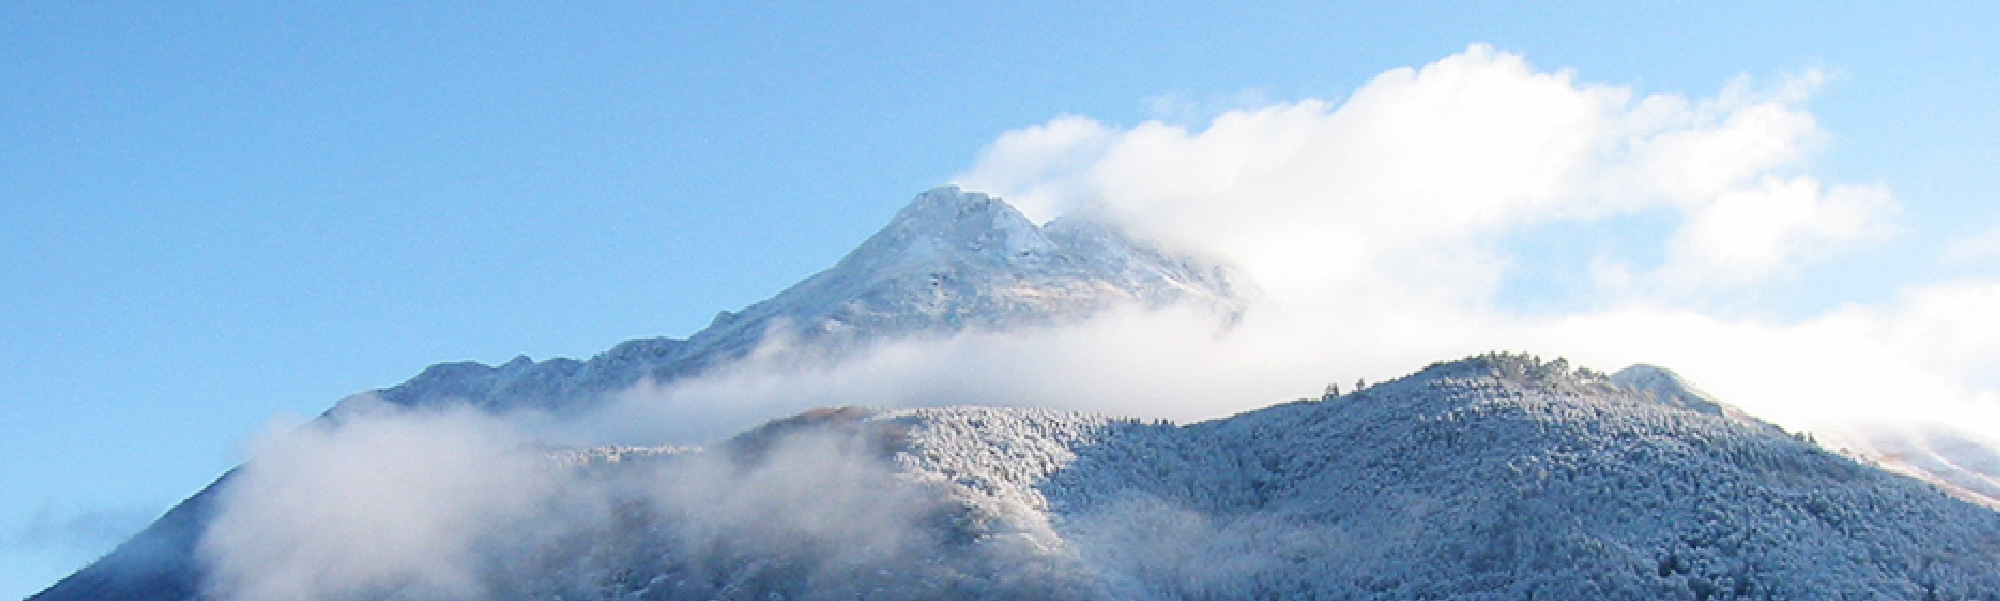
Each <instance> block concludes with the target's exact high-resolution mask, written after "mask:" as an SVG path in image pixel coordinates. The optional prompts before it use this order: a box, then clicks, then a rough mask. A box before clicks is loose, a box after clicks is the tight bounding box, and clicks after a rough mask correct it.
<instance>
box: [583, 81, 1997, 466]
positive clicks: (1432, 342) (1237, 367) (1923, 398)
mask: <svg viewBox="0 0 2000 601" xmlns="http://www.w3.org/2000/svg"><path fill="white" fill-rule="evenodd" d="M1822 79H1823V78H1822V76H1821V75H1820V74H1818V73H1816V72H1806V73H1802V74H1798V75H1794V76H1790V77H1786V78H1783V79H1781V80H1778V81H1775V82H1768V83H1764V84H1759V83H1757V82H1753V81H1751V80H1749V79H1748V78H1739V79H1737V80H1734V81H1731V82H1727V83H1726V84H1725V85H1724V86H1723V87H1722V89H1721V90H1720V91H1719V92H1718V93H1717V94H1715V95H1714V96H1712V97H1706V98H1686V97H1683V96H1679V95H1671V94H1658V95H1644V96H1642V95H1639V94H1637V93H1635V92H1634V91H1633V90H1631V89H1629V88H1625V87H1619V86H1610V85H1601V84H1592V83H1587V82H1580V81H1578V80H1577V79H1576V77H1575V75H1574V74H1572V73H1569V72H1566V71H1556V72H1548V71H1542V70H1539V69H1537V68H1535V67H1534V66H1532V65H1530V64H1529V63H1528V62H1527V61H1526V60H1525V59H1524V58H1522V57H1520V56H1517V55H1513V54H1509V53H1506V52H1501V51H1498V50H1495V49H1493V48H1491V47H1488V46H1481V45H1475V46H1472V47H1469V48H1468V49H1467V50H1465V51H1464V52H1462V53H1459V54H1456V55H1453V56H1449V57H1446V58H1444V59H1441V60H1439V61H1437V62H1434V63H1432V64H1429V65H1426V66H1424V67H1422V68H1417V69H1396V70H1391V71H1388V72H1385V73H1383V74H1381V75H1379V76H1377V77H1376V78H1375V79H1374V80H1372V81H1370V82H1369V83H1368V84H1366V85H1364V86H1362V87H1361V88H1360V89H1358V90H1356V91H1354V93H1353V94H1352V95H1350V96H1349V97H1347V98H1346V99H1345V100H1342V101H1331V100H1319V99H1305V100H1299V101H1293V102H1279V103H1266V104H1264V105H1261V106H1253V107H1250V108H1241V109H1236V110H1230V111H1227V112H1224V113H1222V114H1220V115H1219V116H1217V117H1215V118H1214V119H1213V120H1211V121H1209V122H1208V123H1206V125H1205V127H1199V128H1189V127H1185V126H1181V125H1175V124H1171V123H1167V122H1163V121H1148V122H1144V123H1140V124H1137V125H1134V126H1130V127H1119V126H1113V125H1109V124H1106V123H1103V122H1100V121H1097V120H1094V119H1090V118H1088V117H1082V116H1063V117H1058V118H1055V119H1053V120H1051V121H1049V122H1047V123H1043V124H1040V125H1035V126H1031V127H1027V128H1023V129H1020V130H1017V131H1012V132H1007V133H1005V134H1002V135H1001V136H1000V137H999V138H998V139H997V140H996V141H995V142H993V143H992V145H991V146H989V147H988V148H986V149H985V150H984V151H983V152H981V153H980V156H979V159H978V161H977V163H976V164H975V165H973V166H972V167H971V168H969V169H968V170H967V171H966V172H965V173H963V174H960V175H959V176H958V177H956V178H955V179H956V183H958V184H959V185H960V186H962V187H964V188H966V189H969V190H978V191H986V192H989V193H992V194H994V195H997V196H1000V197H1002V198H1005V199H1007V200H1008V202H1010V203H1012V204H1014V205H1015V206H1017V207H1019V208H1021V209H1022V210H1023V212H1025V213H1027V214H1028V215H1029V216H1030V217H1031V218H1033V219H1035V220H1036V221H1040V222H1046V221H1047V220H1050V219H1053V218H1055V217H1057V216H1061V215H1065V214H1071V213H1077V212H1082V213H1085V214H1089V215H1092V216H1096V217H1098V218H1102V219H1108V220H1111V221H1114V222H1117V223H1119V224H1121V225H1123V226H1125V227H1126V228H1128V229H1130V230H1132V231H1134V232H1137V233H1139V234H1141V235H1143V236H1146V237H1150V238H1153V239H1156V240H1159V241H1162V242H1164V243H1166V244H1167V245H1169V246H1172V247H1175V248H1182V249H1188V250H1190V251H1191V252H1194V253H1196V254H1199V255H1203V256H1207V257H1209V258H1212V259H1215V260H1218V261H1221V262H1225V263H1228V264H1231V265H1234V266H1236V267H1237V268H1239V269H1240V270H1241V271H1242V272H1244V273H1245V274H1247V275H1248V276H1249V277H1250V279H1251V280H1252V281H1254V282H1255V284H1256V285H1258V286H1259V287H1261V288H1262V289H1263V291H1264V298H1263V299H1262V304H1261V305H1259V306H1256V307H1254V308H1253V309H1252V310H1251V311H1250V312H1249V314H1248V315H1247V316H1246V317H1245V319H1244V321H1243V322H1242V323H1241V324H1238V325H1237V326H1236V327H1234V328H1223V327H1220V326H1219V324H1218V323H1217V322H1216V321H1215V320H1214V319H1213V318H1212V316H1209V315H1205V314H1203V313H1202V312H1200V311H1198V310H1168V311H1143V310H1136V309H1134V310H1128V311H1114V312H1111V313H1109V314H1106V315H1104V316H1102V317H1100V318H1097V319H1094V320H1092V321H1090V322H1088V323H1085V324H1082V325H1076V326H1071V327H1064V328H1055V329H1039V330H1029V331H1010V332H976V331H975V332H967V333H964V334H961V335H958V336H955V337H952V338H949V339H943V340H917V341H898V342H891V343H887V344H883V345H880V346H879V347H877V348H875V349H874V350H873V351H872V352H870V353H866V354H863V355H861V356H858V357H847V358H844V359H842V360H840V361H838V362H833V363H827V362H817V363H815V362H803V363H802V362H799V361H792V360H786V359H785V358H784V353H782V352H765V353H760V354H757V355H753V356H752V357H751V358H750V359H748V360H745V361H743V362H740V363H738V364H736V365H732V366H728V367H725V368H723V369H719V370H716V371H714V372H712V373H710V374H708V375H706V376H705V377H701V378H695V379H691V380H683V381H678V382H674V383H672V384H670V385H668V386H665V387H647V388H643V389H641V390H636V391H634V393H633V395H632V398H631V399H630V401H631V402H629V403H626V404H625V407H626V408H627V409H629V410H631V413H629V414H621V416H620V418H619V419H618V420H617V421H619V422H621V423H626V424H662V423H667V422H670V421H671V420H672V419H674V418H673V417H672V416H675V415H679V416H691V415H699V416H702V417H703V418H704V419H709V420H711V421H719V422H728V423H739V422H742V423H747V422H749V421H750V420H749V419H747V418H748V416H747V415H741V414H737V413H735V412H734V411H732V409H731V408H751V407H754V408H756V410H755V413H756V414H757V415H758V416H760V417H768V416H770V415H774V414H780V413H783V412H784V411H788V410H796V409H802V408H805V407H809V406H821V405H837V404H849V403H859V404H876V405H890V406H901V405H939V404H960V403H970V404H989V403H990V404H1014V405H1019V404H1028V405H1043V406H1054V407H1063V408H1073V409H1088V410H1098V411H1106V412H1112V413H1120V414H1133V415H1141V416H1157V417H1168V418H1173V419H1179V420H1194V419H1204V418H1212V417H1219V416H1223V415H1228V414H1230V413H1234V412H1237V411H1243V410H1248V409H1252V408H1256V407H1260V406H1263V405H1266V404H1269V403H1271V402H1274V401H1280V400H1287V399H1289V398H1292V397H1296V396H1302V395H1313V394H1316V393H1317V391H1318V390H1319V388H1320V387H1321V386H1323V385H1324V384H1325V383H1328V382H1337V383H1342V384H1345V383H1347V382H1350V381H1353V380H1354V379H1357V378H1369V379H1382V378H1387V377H1394V376H1399V375H1402V374H1405V373H1408V372H1410V371H1412V370H1414V369H1415V368H1417V367H1419V366H1422V365H1424V364H1426V363H1429V362H1431V361H1436V360H1441V359H1450V358H1456V357H1460V356H1465V355H1470V354H1476V353H1480V352H1485V351H1489V350H1518V351H1529V352H1534V353H1538V354H1544V355H1560V356H1566V357H1568V358H1570V359H1571V360H1573V361H1576V362H1578V363H1581V364H1583V365H1589V366H1593V367H1597V368H1599V369H1604V370H1615V369H1618V368H1620V367H1623V366H1625V365H1629V364H1633V363H1641V362H1644V363H1654V364H1659V365H1664V366H1668V367H1671V368H1673V369H1675V370H1677V371H1680V372H1681V373H1683V374H1684V375H1686V376H1689V377H1690V378H1691V379H1693V381H1695V382H1698V383H1700V384H1701V385H1702V386H1704V387H1705V388H1708V389H1709V390H1710V391H1711V392H1713V393H1715V394H1717V395H1718V396H1720V397H1722V398H1723V399H1724V400H1725V401H1727V402H1730V403H1734V404H1737V405H1740V406H1743V407H1744V408H1746V409H1748V410H1749V411H1751V412H1752V413H1754V414H1756V415H1759V416H1761V417H1765V418H1767V419H1771V420H1774V421H1777V422H1779V423H1781V424H1783V425H1786V426H1788V427H1792V428H1798V429H1809V430H1814V431H1817V432H1820V433H1821V434H1823V435H1833V436H1836V437H1837V436H1839V435H1840V434H1841V433H1842V432H1844V431H1846V430H1848V429H1852V428H1856V427H1876V426H1881V425H1883V424H1897V425H1908V424H1918V423H1933V424H1934V423H1953V424H1957V425H1958V426H1961V427H1971V428H1972V429H1973V430H1974V431H1975V432H1984V433H1988V434H2000V415H1996V412H1995V411H1994V410H1993V407H1994V405H1995V403H1994V401H1995V400H1996V397H1995V392H1994V390H1995V388H1994V386H1995V385H1996V384H2000V379H1996V378H1994V377H1993V376H1994V375H1996V374H2000V369H1996V368H2000V364H1996V358H2000V346H1996V345H1995V344H1994V342H1993V339H1992V338H1993V337H1992V336H1990V335H1988V334H1989V332H1988V331H1989V330H1991V329H1992V327H1991V326H1990V324H1984V323H1983V322H1984V321H1995V320H2000V316H1996V313H1995V312H1994V311H1991V310H1987V309H1985V308H1983V307H1984V306H1990V305H1981V303H1982V302H1983V301H1982V299H1988V298H1993V297H1994V296H1995V295H2000V282H1993V281H1988V280H1978V279H1972V280H1961V281H1941V282H1913V283H1904V284H1900V285H1901V286H1903V288H1902V289H1901V291H1900V294H1898V295H1896V297H1895V300H1893V301H1891V302H1887V303H1880V304H1874V305H1868V304H1859V303H1839V302H1826V303H1824V305H1825V306H1828V307H1832V308H1830V309H1825V310H1820V311H1819V312H1808V313H1796V314H1790V315H1784V314H1775V313H1774V312H1773V311H1770V310H1765V309H1763V308H1762V307H1761V306H1760V304H1759V299H1760V298H1761V297H1762V296H1763V294H1764V292H1765V291H1766V290H1767V289H1768V288H1769V287H1771V286H1773V285H1777V284H1784V283H1787V282H1791V281H1796V280H1797V279H1798V278H1800V277H1801V276H1802V275H1803V274H1806V273H1808V272H1811V271H1813V270H1823V269H1837V268H1840V266H1841V263H1840V262H1841V260H1843V259H1847V258H1852V257H1857V256H1861V255H1862V254H1863V253H1865V252H1866V251H1867V250H1868V249H1869V248H1870V246H1871V245H1873V244H1877V243H1880V242H1882V241H1884V240H1887V239H1889V238H1891V237H1894V236H1897V235H1899V234H1900V233H1902V231H1903V229H1902V226H1901V224H1900V223H1899V216H1900V213H1901V210H1902V209H1901V205H1900V204H1899V203H1898V202H1897V201H1896V200H1895V199H1894V197H1893V195H1892V194H1891V193H1890V191H1889V190H1888V189H1887V188H1886V187H1885V186H1882V185H1877V184H1851V183H1842V182H1830V181H1826V180H1825V179H1823V178H1822V177H1820V176H1818V175H1815V174H1814V173H1812V169H1811V168H1812V163H1811V158H1812V156H1813V155H1814V154H1815V152H1817V150H1818V148H1819V146H1821V145H1822V144H1823V143H1824V140H1825V139H1826V138H1827V137H1828V136H1827V134H1826V133H1825V132H1824V131H1823V130H1822V129H1821V128H1820V126H1819V124H1818V123H1817V121H1816V120H1815V119H1814V117H1813V115H1812V114H1811V113H1810V112H1809V111H1808V110H1807V108H1806V106H1805V103H1806V101H1807V100H1808V99H1809V97H1810V95H1811V93H1812V92H1813V91H1814V90H1815V89H1816V88H1817V87H1818V86H1819V85H1821V83H1822ZM1971 244H1972V243H1970V242H1968V243H1967V244H1966V245H1961V246H1968V245H1971ZM1957 252H1959V253H1960V254H1966V253H1968V252H1970V251H1963V250H1961V251H1957ZM768 350H770V349H767V351H768ZM682 419H685V417H684V418H682ZM646 431H647V432H650V433H651V434H657V435H665V436H673V435H678V434H684V433H685V431H684V430H676V429H674V428H672V427H667V428H664V429H655V430H646ZM640 438H642V439H643V438H644V436H643V435H642V436H640Z"/></svg>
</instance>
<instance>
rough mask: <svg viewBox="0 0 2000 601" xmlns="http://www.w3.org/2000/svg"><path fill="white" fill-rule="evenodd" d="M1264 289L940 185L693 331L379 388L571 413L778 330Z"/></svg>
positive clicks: (1091, 225) (729, 354)
mask: <svg viewBox="0 0 2000 601" xmlns="http://www.w3.org/2000/svg"><path fill="white" fill-rule="evenodd" d="M1256 294H1257V292H1256V290H1255V289H1254V287H1251V286H1249V285H1248V284H1247V283H1245V282H1243V281H1242V279H1241V278H1240V277H1239V276H1237V275H1236V274H1234V273H1233V272H1232V271H1231V270H1230V269H1229V268H1228V267H1226V266H1224V265H1221V264H1217V263H1213V262H1208V261H1204V260H1201V259H1199V258H1196V257H1193V256H1190V255H1186V254H1183V253H1176V252H1171V251H1168V250H1165V249H1163V248H1161V247H1159V246H1157V245H1154V244H1150V243H1147V242H1144V241H1141V240H1138V239H1135V238H1133V237H1130V236H1127V235H1126V234H1124V233H1123V232H1121V231H1120V230H1119V229H1117V228H1115V227H1113V226H1110V225H1108V224H1105V223H1103V222H1101V221H1096V220H1092V219H1089V218H1087V217H1065V218H1061V219H1057V220H1055V221H1053V222H1050V223H1049V224H1048V225H1047V226H1045V227H1042V226H1036V225H1035V224H1034V223H1033V222H1031V221H1029V220H1028V218H1027V217H1025V216H1023V215H1021V213H1020V212H1019V211H1017V210H1015V209H1014V207H1012V206H1010V205H1008V204H1007V203H1006V202H1004V201H1002V200H1000V199H997V198H992V197H990V196H987V195H985V194H981V193H977V192H964V191H961V190H959V189H958V188H955V187H943V188H937V189H933V190H930V191H927V192H924V193H923V194H919V195H918V196H917V197H916V199H915V200H913V201H912V202H911V203H910V204H909V205H908V206H906V207H904V208H903V209H902V210H901V211H900V212H898V213H897V214H896V216H895V218H894V219H892V220H891V221H890V222H889V224H888V225H887V226H885V227H883V228H882V230H881V231H879V232H877V233H876V234H875V235H873V236H871V237H869V238H868V239H867V240H866V241H864V242H862V243H861V245H860V246H859V247H857V248H855V249H854V251H853V252H850V253H848V255H847V256H846V257H844V258H842V259H841V260H840V262H839V263H836V264H835V265H834V266H833V267H832V268H830V269H827V270H826V271H822V272H820V273H818V274H815V275H813V276H812V277H809V278H807V279H806V280H805V281H803V282H800V283H798V284H795V285H793V286H792V287H790V288H787V289H785V290H784V291H783V292H779V293H778V294H777V296H774V297H772V298H771V299H769V300H765V301H763V302H759V303H757V304H754V305H751V306H749V307H748V308H745V309H743V310H741V311H738V312H734V313H731V312H727V311H724V312H722V313H719V314H717V315H716V317H715V320H714V321H713V322H712V323H710V324H709V326H708V327H707V328H704V329H703V330H702V331H700V332H697V333H695V334H694V335H693V336H691V337H689V338H687V339H685V340H676V339H671V338H649V339H643V340H633V341H629V342H625V343H622V344H619V345H617V346H616V347H613V348H612V349H611V350H609V351H606V352H604V353H602V354H599V355H597V356H596V357H593V358H591V359H590V360H588V361H576V360H572V359H551V360H548V361H542V362H535V361H531V360H529V359H528V358H526V357H517V358H515V359H514V360H512V361H509V362H507V363H505V364H502V365H499V366H497V367H495V366H487V365H482V364H478V363H472V362H464V363H444V364H439V365H434V366H432V367H430V368H429V369H426V370H424V372H423V373H421V374H418V375H417V376H416V377H415V378H412V379H410V380H409V381H408V382H404V383H403V384H401V385H399V386H396V387H393V388H389V389H385V390H380V391H377V394H378V395H379V396H380V397H381V398H382V399H384V400H387V401H389V402H391V403H396V404H401V405H408V406H421V405H435V404H440V403H460V402H463V403H470V404H472V405H474V406H479V407H486V408H491V409H508V408H537V409H575V408H578V407H587V406H589V405H590V404H591V403H593V402H595V401H599V400H602V399H603V398H605V397H606V396H607V395H609V394H612V393H615V392H617V391H620V390H624V389H627V388H629V387H631V386H632V385H633V384H635V383H637V382H639V381H640V380H642V379H651V380H653V381H655V382H666V381H671V380H674V379H677V378H681V377H685V376H687V375H690V374H694V373H699V372H700V371H702V370H704V369H707V368H710V367H714V366H716V365H718V364H720V363H724V362H727V361H729V360H732V359H737V358H740V357H742V356H744V355H745V354H748V353H749V352H750V351H752V350H753V349H755V348H757V347H758V345H759V344H762V343H764V342H766V341H769V340H773V339H783V340H787V341H791V344H790V346H792V347H795V348H797V349H799V352H807V353H821V354H837V353H841V352H846V351H849V350H852V349H854V348H856V347H862V346H866V345H867V344H869V343H871V342H876V341H881V340H887V339H895V338H905V337H913V336H945V335H950V334H952V333H956V332H960V331H963V330H966V329H983V330H1008V329H1014V328H1022V327H1029V326H1037V325H1054V324H1062V323H1070V322H1075V321H1079V320H1082V319H1083V318H1086V317H1089V316H1091V315H1093V314H1096V313H1098V312H1100V311H1103V310H1106V309H1110V308H1113V307H1118V306H1125V305H1131V306H1140V307H1149V308H1159V307H1164V306H1167V305H1171V304H1176V303H1185V304H1191V305H1195V306H1202V307H1205V308H1207V309H1210V310H1213V311H1215V312H1216V313H1217V314H1218V315H1220V316H1222V317H1224V318H1225V319H1230V318H1234V317H1235V316H1239V315H1241V313H1242V312H1243V311H1245V310H1246V307H1247V305H1248V302H1249V301H1250V300H1251V299H1253V298H1255V296H1256Z"/></svg>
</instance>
